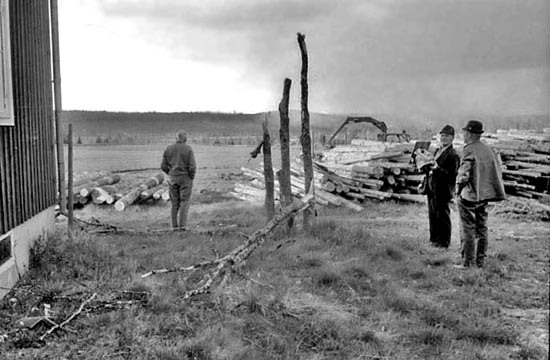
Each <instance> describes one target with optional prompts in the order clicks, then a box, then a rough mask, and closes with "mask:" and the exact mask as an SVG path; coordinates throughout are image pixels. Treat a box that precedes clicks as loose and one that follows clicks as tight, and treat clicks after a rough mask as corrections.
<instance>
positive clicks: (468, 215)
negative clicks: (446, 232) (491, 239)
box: [458, 199, 488, 267]
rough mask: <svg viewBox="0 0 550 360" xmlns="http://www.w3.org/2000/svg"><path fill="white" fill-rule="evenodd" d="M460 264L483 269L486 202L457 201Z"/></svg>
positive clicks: (486, 239) (485, 238)
mask: <svg viewBox="0 0 550 360" xmlns="http://www.w3.org/2000/svg"><path fill="white" fill-rule="evenodd" d="M458 211H459V215H460V243H461V245H462V264H463V265H464V266H473V265H474V259H475V265H477V266H478V267H483V262H484V260H485V257H486V251H487V242H488V238H487V218H488V214H487V202H486V201H479V202H472V201H468V200H464V199H460V200H459V201H458Z"/></svg>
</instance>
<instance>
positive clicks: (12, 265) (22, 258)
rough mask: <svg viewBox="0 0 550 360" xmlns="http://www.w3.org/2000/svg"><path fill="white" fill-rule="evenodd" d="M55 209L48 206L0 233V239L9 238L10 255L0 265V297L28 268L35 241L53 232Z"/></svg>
mask: <svg viewBox="0 0 550 360" xmlns="http://www.w3.org/2000/svg"><path fill="white" fill-rule="evenodd" d="M54 228H55V211H54V207H53V206H52V207H50V208H48V209H46V210H44V211H42V212H41V213H39V214H37V215H35V216H34V217H32V218H31V219H29V220H27V221H25V222H24V223H23V224H21V225H19V226H17V227H16V228H14V229H12V230H10V232H9V233H7V234H1V235H0V239H2V238H3V239H5V240H6V237H9V238H10V240H11V257H10V258H9V259H7V260H6V261H5V262H4V263H3V264H2V265H0V299H2V298H3V297H4V296H6V294H7V293H8V292H9V290H10V289H11V288H12V287H13V286H14V285H15V284H16V283H17V281H19V279H20V278H21V276H22V275H23V274H24V273H25V272H27V271H28V270H29V254H30V250H31V248H32V246H33V245H34V243H35V241H37V240H38V239H40V238H45V239H47V238H48V236H51V235H52V234H53V233H54Z"/></svg>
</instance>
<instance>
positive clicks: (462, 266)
mask: <svg viewBox="0 0 550 360" xmlns="http://www.w3.org/2000/svg"><path fill="white" fill-rule="evenodd" d="M453 267H454V268H455V269H458V270H468V269H469V268H470V267H469V266H466V265H463V264H455V265H453Z"/></svg>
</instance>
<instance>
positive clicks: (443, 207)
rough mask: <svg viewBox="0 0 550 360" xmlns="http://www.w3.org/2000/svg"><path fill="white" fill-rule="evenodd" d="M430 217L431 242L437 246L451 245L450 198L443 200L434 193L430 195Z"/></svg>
mask: <svg viewBox="0 0 550 360" xmlns="http://www.w3.org/2000/svg"><path fill="white" fill-rule="evenodd" d="M428 218H429V221H430V242H431V243H432V244H433V245H435V246H440V247H449V245H450V244H451V211H450V209H449V200H445V201H441V200H438V199H437V198H436V197H434V196H432V195H428Z"/></svg>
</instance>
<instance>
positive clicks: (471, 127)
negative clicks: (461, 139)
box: [462, 120, 484, 134]
mask: <svg viewBox="0 0 550 360" xmlns="http://www.w3.org/2000/svg"><path fill="white" fill-rule="evenodd" d="M462 130H466V131H468V132H471V133H473V134H481V133H483V132H484V130H483V124H482V123H481V121H477V120H468V123H467V124H466V126H465V127H463V128H462Z"/></svg>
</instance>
